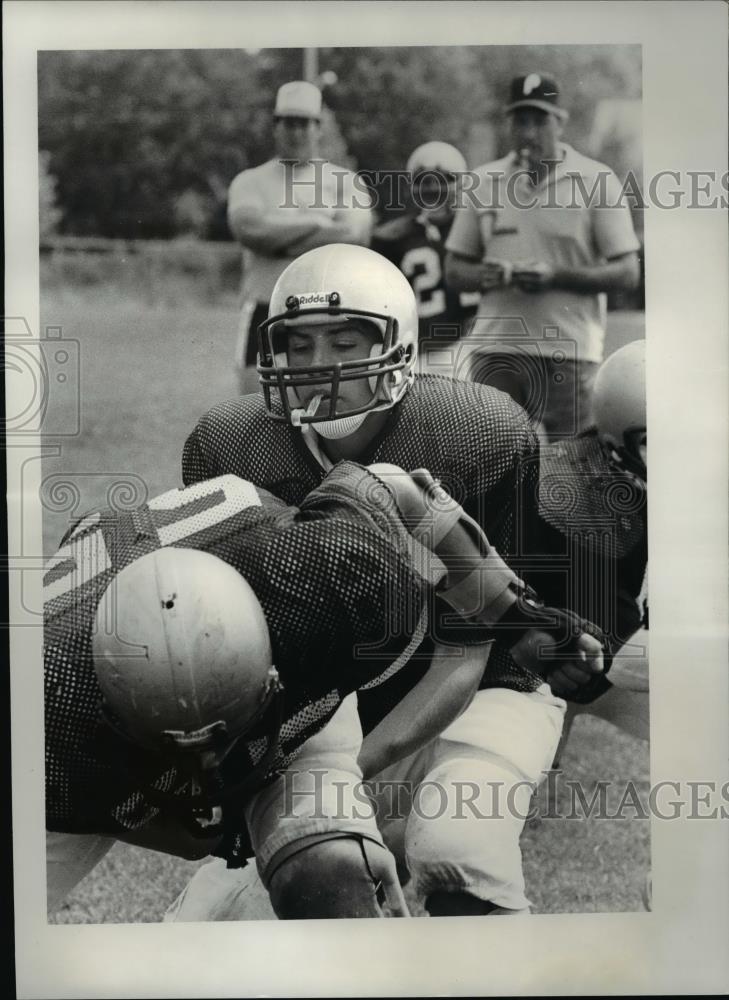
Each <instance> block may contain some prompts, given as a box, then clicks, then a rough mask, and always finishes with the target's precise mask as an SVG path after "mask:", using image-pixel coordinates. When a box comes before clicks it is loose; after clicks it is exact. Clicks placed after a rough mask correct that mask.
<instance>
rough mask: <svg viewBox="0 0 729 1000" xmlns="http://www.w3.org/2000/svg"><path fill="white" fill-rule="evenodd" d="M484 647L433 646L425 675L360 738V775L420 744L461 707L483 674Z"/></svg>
mask: <svg viewBox="0 0 729 1000" xmlns="http://www.w3.org/2000/svg"><path fill="white" fill-rule="evenodd" d="M487 655H488V651H487V649H485V648H484V646H462V647H455V646H436V649H435V652H434V654H433V659H432V660H431V663H430V666H429V667H428V670H427V672H426V673H425V675H424V676H423V677H422V678H421V679H420V681H419V682H418V683H417V684H416V685H415V686H414V687H413V688H412V689H411V690H410V691H409V692H408V693H407V694H406V695H405V697H404V698H402V699H401V701H399V702H398V704H397V705H396V706H395V708H394V709H393V710H392V711H391V712H390V713H389V714H388V715H386V716H385V718H384V719H382V721H381V722H379V723H378V724H377V725H376V726H375V728H374V729H372V730H371V731H370V732H369V733H368V734H367V736H365V738H364V740H363V741H362V749H361V751H360V755H359V765H360V767H361V768H362V774H363V776H364V778H365V779H368V778H372V777H373V776H374V775H375V774H378V773H379V772H380V771H381V770H382V769H383V768H385V767H387V766H388V764H393V763H394V762H395V761H398V760H402V758H403V757H407V756H408V755H409V754H411V753H414V752H415V751H416V750H418V749H419V748H420V747H423V746H425V745H426V744H427V743H429V742H430V741H431V740H432V739H434V738H435V737H436V736H437V735H438V733H440V732H442V731H443V730H444V729H445V727H446V726H447V725H449V724H450V723H451V722H453V720H454V719H456V718H458V716H459V715H460V714H461V712H463V711H464V709H466V708H467V706H468V705H469V703H470V701H471V699H472V697H473V695H474V694H475V692H476V690H477V689H478V685H479V682H480V680H481V677H482V676H483V671H484V666H485V662H486V657H487Z"/></svg>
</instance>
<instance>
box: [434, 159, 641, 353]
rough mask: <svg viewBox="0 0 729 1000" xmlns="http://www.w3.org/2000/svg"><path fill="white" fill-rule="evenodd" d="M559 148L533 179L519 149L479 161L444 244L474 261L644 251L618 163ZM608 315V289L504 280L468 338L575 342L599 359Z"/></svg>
mask: <svg viewBox="0 0 729 1000" xmlns="http://www.w3.org/2000/svg"><path fill="white" fill-rule="evenodd" d="M560 153H561V157H562V158H561V160H560V162H559V163H558V164H557V165H556V167H555V168H554V170H553V171H551V172H550V175H549V177H548V178H547V179H546V180H544V181H542V182H541V183H540V184H538V185H536V186H533V185H532V184H531V181H530V180H529V178H527V177H526V176H525V175H524V174H523V172H521V170H520V164H519V160H518V157H517V155H516V154H515V153H510V154H509V155H508V156H506V157H504V158H503V159H500V160H495V161H493V162H492V163H487V164H485V165H484V166H481V167H478V168H477V170H476V171H475V173H476V176H477V183H476V185H475V187H474V188H473V190H472V191H467V192H464V193H463V195H462V198H463V201H462V204H461V205H460V206H459V207H458V208H457V209H456V212H455V220H454V223H453V226H452V228H451V231H450V233H449V235H448V239H447V241H446V250H448V251H450V252H452V253H455V254H460V255H462V256H465V257H471V258H473V259H477V260H482V259H485V260H496V261H506V262H509V263H511V264H514V263H517V262H525V261H532V262H534V261H546V262H548V263H550V264H552V265H553V266H556V267H578V268H579V267H589V266H591V265H595V264H600V263H603V262H604V261H605V260H607V259H609V258H611V257H617V256H620V255H622V254H626V253H630V252H632V251H635V250H638V249H639V246H640V244H639V242H638V239H637V237H636V235H635V231H634V229H633V223H632V219H631V216H630V211H629V209H628V206H627V205H626V204H625V203H624V202H625V199H621V197H620V196H621V191H622V188H621V185H620V182H619V181H618V179H617V177H616V176H615V174H614V173H613V171H612V170H610V168H609V167H607V166H606V165H605V164H604V163H598V162H597V161H596V160H591V159H589V158H588V157H586V156H583V155H582V154H581V153H578V152H577V151H576V150H574V149H573V148H572V147H571V146H568V145H566V144H562V145H561V146H560ZM593 189H594V191H593ZM583 192H586V194H585V193H583ZM605 320H606V296H605V295H604V294H584V293H580V292H573V291H566V290H564V289H561V288H554V289H549V290H547V291H544V292H539V293H529V292H523V291H521V289H519V288H518V287H517V286H516V285H506V286H505V287H503V288H497V289H493V290H492V291H490V292H488V293H486V294H484V295H483V296H482V298H481V302H480V303H479V307H478V313H477V319H476V322H475V323H474V325H473V327H472V329H471V332H470V333H469V335H468V337H467V338H466V339H467V341H469V342H470V346H472V347H473V348H474V349H478V348H479V347H483V349H487V350H499V351H507V352H509V351H523V352H526V353H528V354H539V353H545V351H544V349H545V348H546V349H549V350H552V349H553V348H554V346H555V343H556V342H559V343H560V346H562V345H564V344H565V342H568V343H569V350H568V351H567V355H568V356H572V357H574V358H575V359H576V360H581V361H596V362H599V361H602V357H603V346H604V340H605Z"/></svg>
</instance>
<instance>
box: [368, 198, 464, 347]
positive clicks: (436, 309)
mask: <svg viewBox="0 0 729 1000" xmlns="http://www.w3.org/2000/svg"><path fill="white" fill-rule="evenodd" d="M449 229H450V222H449V223H448V224H447V226H446V227H445V229H442V228H441V227H439V226H436V225H434V223H432V222H429V221H428V220H427V219H425V218H422V217H421V216H417V217H416V216H413V215H407V216H403V217H401V218H399V219H393V220H392V221H390V222H385V223H383V224H382V225H381V226H378V227H377V228H376V229H375V231H374V232H373V234H372V249H373V250H376V251H377V252H378V253H380V254H382V256H383V257H387V259H388V260H389V261H392V263H393V264H394V265H395V266H396V267H397V268H398V269H399V270H400V271H402V273H403V274H404V275H405V277H406V278H407V279H408V281H409V282H410V285H411V287H412V289H413V292H414V293H415V299H416V302H417V305H418V333H419V339H420V340H421V341H423V340H427V339H433V338H435V339H437V340H438V341H439V342H448V341H455V340H458V339H459V337H461V336H462V335H463V333H465V330H466V327H467V326H468V324H469V322H470V320H471V319H472V318H473V316H474V315H475V314H476V309H477V308H478V303H479V301H480V298H481V296H480V293H479V292H456V291H453V290H452V289H451V288H449V287H448V286H447V285H446V283H445V278H444V264H443V262H444V259H445V241H446V237H447V236H448V230H449ZM423 346H424V345H421V349H422V348H423Z"/></svg>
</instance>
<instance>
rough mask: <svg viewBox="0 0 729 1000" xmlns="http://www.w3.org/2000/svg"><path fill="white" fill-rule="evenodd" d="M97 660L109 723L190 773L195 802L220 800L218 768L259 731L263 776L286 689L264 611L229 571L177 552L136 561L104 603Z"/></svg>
mask: <svg viewBox="0 0 729 1000" xmlns="http://www.w3.org/2000/svg"><path fill="white" fill-rule="evenodd" d="M92 653H93V662H94V669H95V672H96V676H97V679H98V682H99V687H100V688H101V692H102V696H103V703H102V715H103V717H104V719H105V720H106V722H108V723H109V725H110V726H111V727H112V729H114V730H115V732H117V734H119V735H121V736H122V737H124V738H125V739H126V740H127V741H129V742H131V743H132V744H135V745H136V746H138V747H143V748H145V749H146V750H151V751H154V752H156V754H158V755H161V756H162V757H167V758H169V759H170V760H171V761H172V762H173V763H174V764H175V765H176V766H178V767H180V769H181V770H182V771H183V773H189V774H191V775H192V776H193V782H192V791H193V796H192V797H193V802H194V804H198V805H202V804H208V805H209V804H210V802H208V797H207V794H206V787H207V791H209V790H210V786H211V785H212V786H215V789H216V793H219V792H220V788H221V783H220V781H219V780H218V778H217V777H215V778H214V780H213V776H214V775H215V773H216V769H217V767H218V765H219V764H220V763H221V762H222V760H223V759H224V757H225V756H226V755H227V753H228V752H229V751H230V749H231V748H232V746H233V745H234V744H235V742H236V741H237V740H239V739H240V738H241V737H242V736H244V735H246V734H250V733H251V732H252V730H254V728H255V730H256V732H255V735H256V736H258V735H260V734H261V733H260V732H259V730H261V731H262V732H263V735H266V736H267V737H268V741H269V743H268V748H267V752H266V753H265V754H264V758H265V760H264V761H262V762H259V764H258V765H257V767H256V774H257V775H260V777H263V774H262V773H261V770H262V769H265V768H266V767H267V765H268V764H269V763H270V761H271V760H272V758H273V755H274V753H275V750H276V748H277V746H278V737H279V730H280V702H281V698H280V695H281V691H282V687H281V684H280V682H279V678H278V672H277V671H276V669H275V667H274V666H273V664H272V661H271V644H270V639H269V634H268V627H267V625H266V620H265V617H264V614H263V610H262V608H261V605H260V603H259V602H258V599H257V597H256V595H255V594H254V592H253V590H252V589H251V587H250V585H249V584H248V583H247V581H246V580H245V579H244V578H243V577H242V576H241V575H240V574H239V573H238V572H236V570H234V569H233V567H232V566H229V565H228V564H227V563H225V562H223V561H222V560H221V559H218V558H217V556H213V555H211V554H210V553H207V552H201V551H199V550H196V549H186V548H176V547H169V548H162V549H158V550H156V551H154V552H150V553H148V554H147V555H144V556H142V557H141V558H139V559H137V560H136V561H135V562H133V563H130V564H129V565H128V566H126V567H125V568H124V569H122V570H121V572H120V573H118V574H117V576H116V577H115V578H114V579H113V580H112V582H111V583H110V584H109V586H108V588H107V590H106V591H105V592H104V594H103V596H102V598H101V601H100V603H99V606H98V608H97V611H96V617H95V620H94V629H93V634H92ZM269 709H272V710H273V711H272V717H269V715H267V712H268V710H269ZM264 716H265V718H264ZM259 723H260V725H259ZM272 723H273V724H272ZM206 778H207V779H209V780H206ZM196 792H197V793H198V794H197V795H196V794H195V793H196ZM178 798H179V797H178ZM187 802H188V804H189V803H190V799H189V798H188V799H187Z"/></svg>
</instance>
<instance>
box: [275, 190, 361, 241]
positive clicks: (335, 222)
mask: <svg viewBox="0 0 729 1000" xmlns="http://www.w3.org/2000/svg"><path fill="white" fill-rule="evenodd" d="M337 200H338V201H342V202H343V204H342V205H341V206H338V207H337V208H336V210H335V212H334V215H333V216H332V217H331V219H326V220H323V221H322V225H321V227H320V228H319V229H317V230H314V231H313V232H311V233H308V234H307V235H306V236H304V237H303V238H302V239H300V240H298V241H297V242H296V243H294V244H292V245H291V246H290V247H289V248H288V251H287V252H288V253H289V255H291V256H293V257H298V256H299V255H300V254H302V253H306V251H307V250H313V249H315V247H321V246H326V245H327V244H329V243H354V244H358V245H360V246H369V244H370V239H371V237H372V208H371V206H370V204H369V198H367V199H366V200H367V202H368V204H366V205H365V204H364V200H365V199H364V196H363V195H362V194H357V192H355V190H354V188H353V186H352V182H351V180H349V182H348V183H347V178H345V185H344V192H343V197H341V198H340V197H338V199H337Z"/></svg>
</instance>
